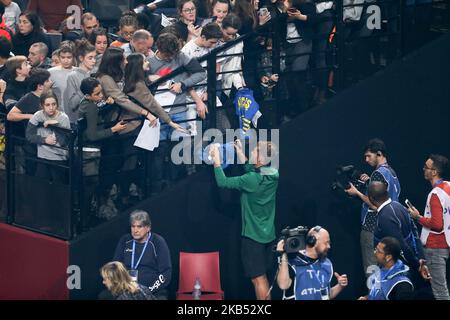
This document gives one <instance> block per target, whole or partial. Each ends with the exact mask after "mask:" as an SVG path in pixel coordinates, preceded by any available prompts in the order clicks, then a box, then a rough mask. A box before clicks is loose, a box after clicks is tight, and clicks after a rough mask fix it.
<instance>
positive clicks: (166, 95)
mask: <svg viewBox="0 0 450 320" xmlns="http://www.w3.org/2000/svg"><path fill="white" fill-rule="evenodd" d="M168 88H169V85H168V84H167V85H160V86H159V87H158V90H162V89H168ZM176 97H177V96H176V94H174V93H172V92H171V91H163V92H159V93H156V94H155V99H156V101H158V102H159V104H160V105H161V107H163V108H164V110H165V111H166V112H170V109H171V106H173V103H174V102H175V98H176Z"/></svg>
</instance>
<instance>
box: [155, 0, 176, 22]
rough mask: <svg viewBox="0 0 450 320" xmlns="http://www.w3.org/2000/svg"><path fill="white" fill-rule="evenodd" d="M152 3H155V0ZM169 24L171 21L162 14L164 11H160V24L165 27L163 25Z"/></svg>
mask: <svg viewBox="0 0 450 320" xmlns="http://www.w3.org/2000/svg"><path fill="white" fill-rule="evenodd" d="M158 2H160V1H158ZM153 3H155V2H153ZM171 24H172V21H170V19H169V18H167V17H166V16H165V15H164V13H161V26H163V27H164V28H165V27H168V26H170V25H171Z"/></svg>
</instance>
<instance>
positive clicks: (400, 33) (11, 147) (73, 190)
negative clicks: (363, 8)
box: [0, 0, 448, 239]
mask: <svg viewBox="0 0 450 320" xmlns="http://www.w3.org/2000/svg"><path fill="white" fill-rule="evenodd" d="M335 3H336V7H335V13H336V14H335V16H334V17H333V18H332V19H333V25H334V26H335V28H333V30H334V31H333V32H331V33H324V34H320V35H319V36H317V37H312V40H314V39H322V40H323V39H326V41H327V46H326V47H325V48H324V49H323V50H322V51H321V52H314V51H312V52H307V53H302V54H298V55H292V56H289V55H286V53H285V51H284V47H285V45H286V39H282V38H281V37H280V34H281V31H282V29H283V28H286V24H282V23H280V20H277V19H273V20H272V21H271V22H270V25H269V26H263V27H261V28H258V29H257V30H255V31H254V32H251V33H248V34H245V35H242V36H240V37H238V38H236V39H234V40H230V41H228V42H225V43H223V44H222V45H221V46H219V47H216V48H214V49H213V50H211V52H210V53H208V54H207V55H205V56H203V57H201V58H199V59H198V61H199V62H204V61H206V63H207V64H206V68H205V69H206V72H207V79H206V84H200V85H201V86H207V93H208V97H209V99H208V100H207V101H205V103H206V104H207V106H208V109H209V114H208V116H207V118H206V121H204V122H203V123H204V126H205V127H206V128H216V127H217V125H216V111H217V110H218V108H217V105H216V99H214V98H211V97H216V96H221V97H222V98H223V97H224V95H221V93H222V92H223V91H226V90H230V89H232V88H223V86H220V87H218V81H219V80H218V77H219V76H220V75H224V74H226V73H230V72H236V73H242V72H244V78H245V77H246V76H248V74H245V70H244V69H243V68H242V69H239V70H231V71H226V72H220V71H219V72H217V70H216V64H217V60H218V58H223V57H225V56H234V55H236V54H231V55H229V54H228V55H227V54H226V53H225V52H226V51H227V50H228V49H230V48H231V47H233V46H235V45H236V44H238V43H240V42H242V41H250V40H251V39H255V38H257V37H265V38H266V39H267V38H269V39H271V40H272V47H271V48H270V51H269V52H270V54H271V64H270V65H268V66H267V65H266V66H262V67H260V68H258V69H256V70H255V73H257V72H258V71H260V70H262V69H266V70H270V72H271V73H273V74H279V75H280V78H283V77H288V76H289V70H286V69H284V68H283V60H285V59H288V58H292V57H294V58H295V57H299V56H302V55H303V56H310V55H313V54H318V53H320V54H323V55H327V56H328V57H331V59H330V61H328V62H327V64H326V65H325V66H321V67H322V68H325V69H326V70H327V71H328V72H329V75H332V76H333V78H334V83H333V85H332V88H331V90H333V91H334V92H338V91H339V90H341V89H343V88H345V87H347V86H349V85H351V83H352V81H351V80H350V81H349V80H348V79H347V78H346V73H348V70H347V66H348V65H349V63H352V60H351V59H350V58H349V56H348V55H347V52H348V48H349V47H350V48H351V46H352V45H353V43H354V42H356V41H359V40H360V39H359V38H358V37H354V38H348V37H346V33H348V28H349V25H347V24H346V23H344V21H343V9H344V7H343V4H342V2H341V1H336V2H335ZM440 3H442V4H448V0H446V1H441V2H440ZM374 4H376V5H379V6H380V8H382V7H383V5H392V6H394V10H393V12H390V13H389V15H387V14H384V13H383V12H382V17H381V27H382V28H381V29H376V30H374V31H373V32H372V34H370V35H369V36H368V37H367V38H369V39H372V40H374V41H375V43H376V44H379V43H380V42H379V39H383V41H389V40H390V39H395V48H394V49H395V50H393V52H394V53H395V54H394V55H393V57H392V58H398V57H400V56H402V55H404V54H405V53H406V51H405V50H406V49H405V48H406V46H405V43H404V35H405V32H406V30H404V29H403V27H402V26H403V25H404V24H405V21H404V19H403V18H404V16H403V15H404V10H405V7H404V6H401V5H400V4H401V2H400V1H388V0H383V1H377V2H376V3H374ZM443 21H445V20H443ZM388 26H390V27H388ZM396 37H397V38H396ZM346 49H347V50H346ZM262 52H263V51H261V52H260V53H262ZM266 52H267V51H266ZM224 53H225V54H224ZM381 54H382V55H385V56H386V55H387V54H386V53H381ZM237 55H238V56H243V57H244V59H245V52H242V53H238V54H237ZM371 55H374V53H373V52H371ZM256 56H258V54H257V55H256ZM388 62H389V61H388ZM244 63H245V61H244ZM314 71H315V68H308V69H307V70H306V72H307V73H308V74H311V73H313V72H314ZM182 72H186V70H184V69H183V68H179V69H176V70H174V71H172V72H171V73H170V74H168V75H166V76H163V77H161V78H160V79H158V80H157V81H155V82H154V83H152V84H151V86H150V89H151V90H152V91H153V92H157V87H158V85H160V84H162V83H164V82H166V81H168V80H170V79H173V78H174V77H175V76H177V75H179V74H181V73H182ZM330 78H331V76H330ZM308 79H309V78H308ZM308 79H307V81H309V80H308ZM280 83H281V82H280ZM283 94H284V93H283V90H282V86H281V85H279V84H277V86H275V87H274V96H273V98H272V99H270V101H259V102H263V103H264V102H267V103H272V104H281V103H282V102H281V101H283V99H285V97H284V96H283ZM227 99H229V100H231V101H232V99H233V96H232V95H231V96H230V97H229V98H227ZM224 102H225V101H222V104H223V106H226V105H227V103H224ZM229 102H230V101H229ZM188 104H191V103H189V102H188V103H185V104H181V105H188ZM228 105H230V103H228ZM170 107H173V106H170ZM231 112H234V110H233V111H231ZM277 117H278V119H279V115H277ZM192 120H195V119H186V120H183V121H182V122H187V121H192ZM2 121H3V122H4V123H6V141H7V143H6V150H5V153H4V155H5V159H6V170H5V173H6V179H5V180H6V181H5V182H6V185H5V186H4V187H5V188H3V186H2V190H5V189H6V197H7V201H6V202H7V206H6V210H5V206H4V205H3V212H5V211H6V215H5V214H4V217H3V218H4V220H5V221H6V222H7V223H12V224H16V225H19V226H21V227H24V228H28V229H32V230H35V231H37V232H41V233H45V234H49V235H51V236H55V237H59V238H63V239H72V238H74V237H76V236H77V235H79V234H80V233H81V232H83V231H84V230H86V229H88V228H89V227H91V226H92V225H95V224H96V223H100V222H101V221H102V220H98V221H94V223H93V222H92V221H91V220H92V219H93V218H94V220H95V218H96V216H95V213H92V212H91V210H90V205H91V203H90V198H91V195H93V194H95V193H97V194H104V195H105V192H106V193H107V192H111V185H114V184H120V182H121V180H123V181H125V179H123V178H124V177H131V175H132V174H135V176H136V177H138V178H136V179H135V180H134V182H137V184H138V185H139V189H141V190H142V192H141V195H140V198H139V199H138V200H141V199H142V198H145V197H147V196H148V195H149V193H150V192H149V189H150V187H149V179H150V178H149V177H150V173H151V172H150V171H151V168H150V167H151V161H150V160H149V156H150V153H149V152H147V151H140V150H134V151H133V152H131V153H130V154H127V155H124V154H123V153H120V152H119V153H116V154H114V153H109V154H103V153H102V154H101V157H100V158H99V159H97V160H96V161H99V162H100V164H99V168H100V169H99V170H100V171H99V172H98V174H97V175H93V176H86V175H85V174H84V173H83V167H84V164H85V163H86V159H85V155H84V154H83V148H84V147H86V143H85V140H84V138H83V133H84V130H85V125H84V123H83V121H81V122H79V123H78V128H76V129H70V130H67V129H55V130H63V131H65V134H67V135H68V136H69V137H70V138H69V143H68V144H67V146H65V147H64V148H65V150H66V151H67V153H68V158H67V159H68V160H67V164H66V165H63V166H62V167H61V165H57V166H59V167H61V168H62V169H64V171H65V172H67V175H68V180H67V183H65V184H58V183H53V182H49V181H48V180H46V179H42V178H39V177H36V176H35V175H34V174H29V173H27V172H22V171H20V170H18V169H17V168H18V166H19V165H20V163H24V162H25V161H29V162H31V163H36V164H39V163H40V164H43V165H50V166H52V165H53V164H52V163H49V162H48V161H45V160H42V159H39V158H37V157H36V156H34V155H31V156H30V155H27V154H25V153H23V152H22V151H20V148H22V147H23V146H24V145H26V144H28V142H27V141H26V140H25V139H24V137H21V136H17V135H15V134H14V132H13V131H12V130H11V123H10V122H8V121H6V116H5V115H4V114H0V122H2ZM0 134H1V133H0ZM129 138H130V136H126V135H125V136H120V135H119V136H116V137H114V138H112V140H110V143H111V144H113V145H114V144H119V143H121V139H122V140H125V139H129ZM128 142H129V141H128ZM100 149H102V148H100ZM18 150H19V151H18ZM21 152H22V153H21ZM131 156H136V157H138V160H137V161H138V165H136V166H135V167H134V168H133V169H132V170H130V171H123V170H122V168H121V167H120V166H117V168H115V169H114V170H112V171H109V172H103V171H102V168H103V167H102V166H103V164H104V163H110V162H111V161H114V159H116V160H117V159H119V160H118V163H120V161H122V160H123V159H124V158H125V157H131ZM120 159H121V160H120ZM57 166H56V167H57ZM139 178H140V179H141V180H139ZM0 183H1V180H0ZM98 186H100V189H101V190H100V191H99V192H96V191H92V188H98ZM123 191H124V193H126V192H127V190H123ZM0 196H1V195H0ZM108 196H109V195H108V194H106V195H105V197H108ZM1 203H3V204H4V202H0V204H1ZM129 205H131V204H129ZM97 209H98V206H97ZM116 209H117V210H118V211H120V210H123V209H125V207H119V208H116ZM46 211H56V213H57V214H54V215H47V216H46V215H45V214H46ZM47 213H48V212H47ZM42 217H45V219H48V221H49V223H48V225H47V226H45V225H42V224H39V223H37V222H39V219H41V222H42ZM0 218H2V207H1V206H0ZM97 218H98V216H97ZM58 219H59V220H60V222H58V221H57V220H58ZM61 221H62V222H61ZM52 223H54V225H52Z"/></svg>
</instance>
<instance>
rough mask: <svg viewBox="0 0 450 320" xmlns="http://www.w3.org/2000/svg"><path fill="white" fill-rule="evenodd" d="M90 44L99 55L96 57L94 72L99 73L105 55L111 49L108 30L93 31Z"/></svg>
mask: <svg viewBox="0 0 450 320" xmlns="http://www.w3.org/2000/svg"><path fill="white" fill-rule="evenodd" d="M88 40H89V42H90V43H91V44H92V45H93V46H94V47H95V51H96V52H97V55H96V56H95V67H94V69H93V70H92V72H97V70H98V66H99V65H100V62H101V61H102V57H103V54H104V53H105V51H106V49H107V48H108V47H109V38H108V33H107V32H106V29H104V28H97V29H94V31H92V33H91V34H90V35H89V38H88Z"/></svg>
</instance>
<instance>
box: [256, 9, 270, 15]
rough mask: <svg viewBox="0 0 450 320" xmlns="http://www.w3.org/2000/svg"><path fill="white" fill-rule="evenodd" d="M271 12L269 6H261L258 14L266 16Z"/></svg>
mask: <svg viewBox="0 0 450 320" xmlns="http://www.w3.org/2000/svg"><path fill="white" fill-rule="evenodd" d="M268 14H269V10H268V9H267V8H261V9H259V10H258V15H259V16H266V15H268Z"/></svg>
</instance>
